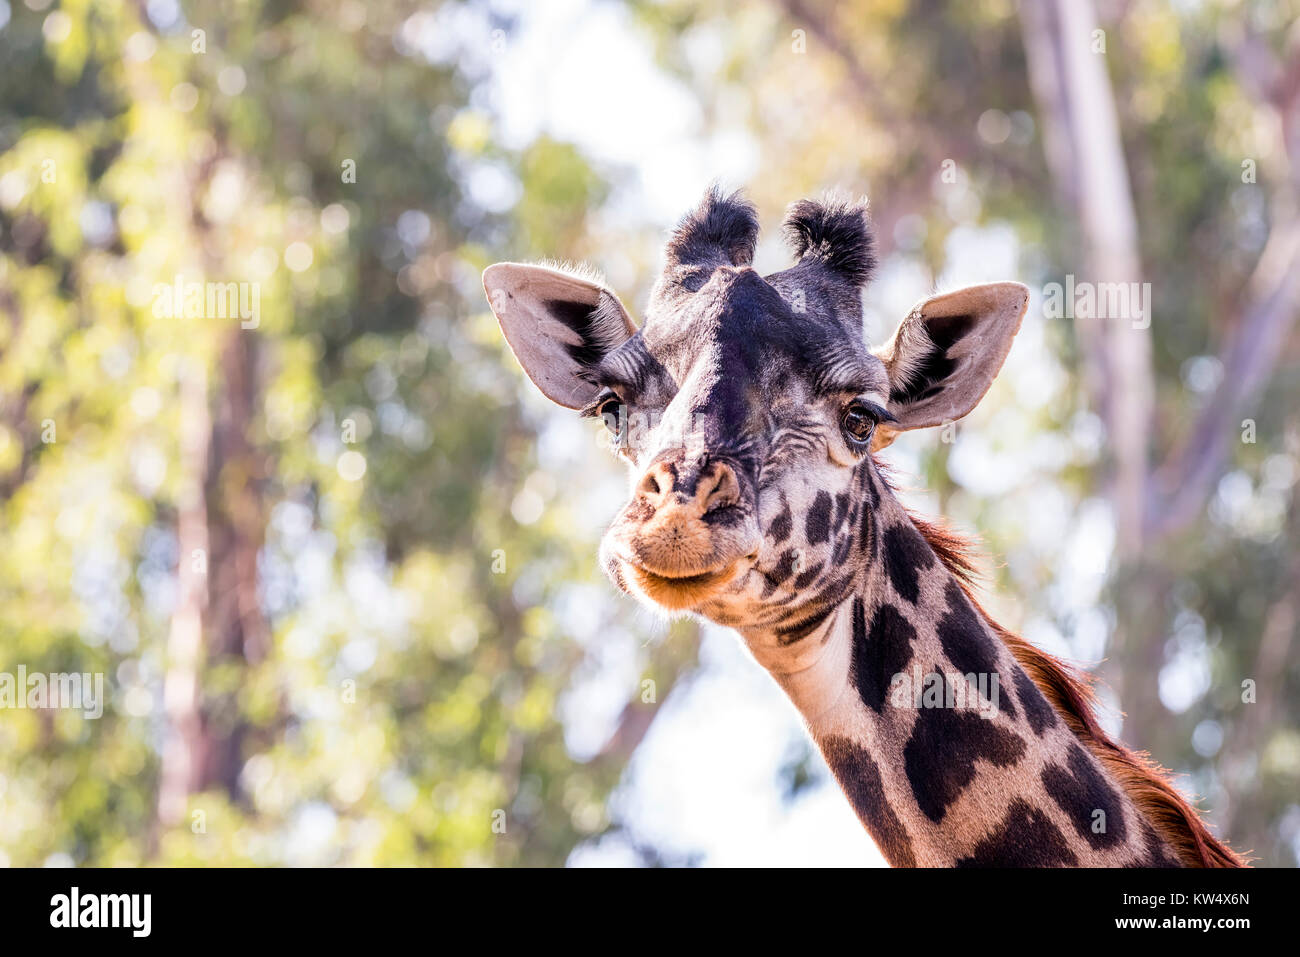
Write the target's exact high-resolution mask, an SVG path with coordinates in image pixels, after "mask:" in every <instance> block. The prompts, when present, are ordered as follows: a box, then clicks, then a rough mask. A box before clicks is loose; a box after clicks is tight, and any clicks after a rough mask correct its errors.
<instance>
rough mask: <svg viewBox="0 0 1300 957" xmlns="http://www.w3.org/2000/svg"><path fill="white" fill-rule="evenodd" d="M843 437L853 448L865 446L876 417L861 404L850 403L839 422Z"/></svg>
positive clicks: (874, 425) (869, 438) (873, 427)
mask: <svg viewBox="0 0 1300 957" xmlns="http://www.w3.org/2000/svg"><path fill="white" fill-rule="evenodd" d="M840 426H841V427H842V428H843V429H844V435H845V437H846V438H847V439H848V440H849V444H850V445H852V446H854V447H859V446H863V445H866V444H867V442H869V441H870V440H871V433H872V431H873V430H874V429H875V428H876V416H874V415H872V413H871V410H870V409H869V408H868V407H867V406H866V405H864V404H863V403H861V402H850V403H849V405H848V406H847V408H845V410H844V416H843V418H842V419H841V420H840Z"/></svg>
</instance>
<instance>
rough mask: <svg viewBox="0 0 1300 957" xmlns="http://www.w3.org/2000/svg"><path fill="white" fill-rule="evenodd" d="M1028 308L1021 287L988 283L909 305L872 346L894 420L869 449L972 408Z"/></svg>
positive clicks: (953, 418)
mask: <svg viewBox="0 0 1300 957" xmlns="http://www.w3.org/2000/svg"><path fill="white" fill-rule="evenodd" d="M1028 305H1029V290H1028V289H1027V288H1026V287H1025V286H1023V285H1021V284H1020V283H1018V282H992V283H985V284H983V285H979V286H967V287H966V288H965V289H958V290H957V291H956V292H949V293H944V294H943V295H939V296H932V297H930V298H929V299H927V300H925V301H924V302H922V303H921V304H920V305H918V306H917V307H916V308H915V309H913V310H912V312H911V314H910V315H908V317H907V318H906V319H904V320H903V321H902V322H901V323H899V326H898V329H897V331H895V333H894V336H893V338H892V339H890V340H889V342H887V343H885V345H884V346H882V347H881V348H880V349H878V350H876V355H877V356H878V357H879V358H880V359H881V361H883V362H884V363H885V370H886V371H887V372H888V374H889V411H890V413H892V414H893V416H894V417H895V418H896V419H897V421H896V422H882V423H881V424H880V425H879V426H878V427H877V428H876V436H875V438H874V439H873V440H872V443H871V447H872V450H873V451H874V450H876V449H882V448H884V447H885V446H887V445H888V444H889V443H890V442H892V441H894V436H895V435H897V434H898V433H899V432H906V431H909V430H910V429H923V428H926V427H928V426H932V425H942V424H944V423H945V422H954V421H956V420H957V419H960V418H961V417H962V416H963V415H965V414H966V413H967V412H969V411H970V410H971V409H973V408H975V406H976V404H977V403H978V402H979V400H980V399H982V398H983V397H984V393H985V392H987V391H988V390H989V386H990V385H992V384H993V378H994V376H996V375H997V374H998V370H999V369H1001V368H1002V361H1003V360H1004V359H1005V358H1006V357H1007V353H1008V352H1010V351H1011V340H1012V339H1014V338H1015V335H1016V333H1017V332H1018V331H1019V329H1020V321H1021V320H1022V319H1023V318H1024V315H1025V309H1026V308H1027V307H1028Z"/></svg>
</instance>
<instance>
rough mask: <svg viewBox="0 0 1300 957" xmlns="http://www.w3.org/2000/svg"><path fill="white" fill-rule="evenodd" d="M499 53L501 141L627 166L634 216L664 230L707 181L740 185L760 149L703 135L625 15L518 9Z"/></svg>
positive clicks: (585, 8) (572, 8)
mask: <svg viewBox="0 0 1300 957" xmlns="http://www.w3.org/2000/svg"><path fill="white" fill-rule="evenodd" d="M514 9H517V10H518V11H519V14H520V20H519V23H518V25H517V27H516V28H515V29H514V30H512V31H511V33H510V36H509V38H508V39H507V41H506V42H507V48H506V51H505V52H504V53H503V54H502V55H500V56H498V57H496V58H495V59H494V60H493V61H492V89H493V96H494V98H495V101H496V107H497V111H498V116H499V118H500V123H501V126H500V135H501V138H502V140H503V141H504V142H505V143H506V144H507V145H509V146H514V147H521V146H524V145H526V144H527V143H528V142H530V141H531V140H532V139H533V138H534V137H536V136H537V135H538V134H540V133H547V134H549V135H551V136H553V137H555V138H556V139H560V140H563V141H566V142H571V143H573V144H575V145H576V146H578V147H579V148H580V149H581V150H582V151H583V152H584V153H585V154H586V155H588V156H590V157H592V158H594V159H596V160H598V161H603V162H607V163H612V164H617V165H620V166H624V167H629V168H632V169H633V170H634V171H635V173H636V177H635V180H636V185H635V192H636V193H637V194H638V200H639V204H640V209H639V210H638V213H639V214H640V215H641V216H642V217H643V218H646V219H649V220H651V221H654V222H660V223H665V224H667V223H671V222H673V221H675V220H676V219H677V217H678V216H680V215H681V214H682V212H683V211H685V210H686V209H688V208H690V207H691V206H692V205H694V203H695V201H696V200H698V199H699V197H700V195H701V193H702V192H703V190H704V187H705V186H706V185H707V184H708V183H709V182H710V181H711V180H712V179H713V178H715V177H718V178H721V179H722V180H723V181H724V182H728V183H735V184H741V183H744V182H745V181H747V180H748V179H749V178H750V177H751V176H752V175H753V173H754V170H755V168H756V163H757V156H758V147H757V144H756V143H755V142H754V140H753V138H752V137H751V136H750V135H749V134H748V133H747V132H746V131H744V130H743V129H739V128H737V129H728V130H723V131H720V132H719V133H718V134H717V135H715V136H705V133H704V130H703V121H704V118H703V113H702V111H701V109H700V106H699V103H698V102H697V100H696V98H695V96H694V95H693V94H692V93H691V91H690V90H689V88H687V86H686V85H685V84H683V83H681V82H680V81H679V80H677V79H676V78H674V77H672V76H669V75H668V74H666V73H664V72H663V71H661V70H660V69H659V67H658V66H657V65H656V63H655V60H654V52H653V50H652V49H651V46H650V43H649V40H648V39H647V37H646V36H645V35H644V34H643V33H642V32H641V31H639V30H638V29H637V27H636V24H635V23H633V22H632V21H633V17H632V14H631V13H629V12H628V11H627V10H625V9H623V8H622V7H619V6H615V5H612V4H593V3H590V2H588V0H557V2H552V3H544V4H541V3H537V4H527V5H525V4H519V5H518V6H517V7H515V8H514Z"/></svg>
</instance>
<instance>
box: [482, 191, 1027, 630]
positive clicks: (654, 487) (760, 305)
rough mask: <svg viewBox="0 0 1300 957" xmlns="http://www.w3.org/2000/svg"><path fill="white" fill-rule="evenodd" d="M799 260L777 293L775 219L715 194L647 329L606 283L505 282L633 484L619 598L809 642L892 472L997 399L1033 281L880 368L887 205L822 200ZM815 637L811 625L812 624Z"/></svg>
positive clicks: (898, 339)
mask: <svg viewBox="0 0 1300 957" xmlns="http://www.w3.org/2000/svg"><path fill="white" fill-rule="evenodd" d="M785 230H786V233H787V236H788V238H789V241H790V245H791V247H792V249H793V252H794V255H795V257H796V260H797V261H796V262H795V264H794V265H793V266H792V267H790V268H789V269H785V270H783V271H781V272H777V273H773V274H771V275H768V276H761V275H759V274H758V273H757V272H756V271H754V269H753V268H752V267H751V265H750V263H751V261H752V258H753V254H754V247H755V242H756V239H757V233H758V224H757V219H756V216H755V211H754V207H753V206H752V205H750V204H749V203H748V202H747V201H745V200H743V199H742V198H740V197H739V196H737V195H731V196H724V195H722V194H720V193H719V192H718V191H717V190H716V189H712V190H710V191H709V192H708V193H707V194H706V195H705V197H704V198H703V200H702V201H701V202H700V204H699V205H698V206H697V207H696V208H695V209H694V210H692V211H691V212H690V213H688V214H687V215H686V216H685V217H684V218H683V219H682V220H681V222H680V223H679V224H678V225H677V227H676V229H675V230H674V231H673V233H672V234H671V236H670V238H669V240H668V244H667V247H666V250H665V260H666V263H665V267H664V271H663V273H662V275H661V276H660V278H659V280H658V282H657V283H656V284H655V287H654V290H653V292H652V294H651V298H650V303H649V306H648V308H647V309H646V313H645V322H644V324H643V325H642V326H641V328H639V329H638V328H637V326H636V324H635V323H634V322H633V321H632V319H631V317H630V316H629V314H628V312H627V310H626V309H625V308H624V307H623V305H622V303H621V302H620V301H619V299H618V297H617V296H616V295H615V294H614V293H612V292H610V291H609V290H608V289H605V288H604V287H603V286H602V285H601V284H600V283H598V282H596V281H594V280H593V279H592V278H590V277H587V276H582V275H575V274H573V273H571V272H569V271H566V270H562V269H557V268H551V267H547V266H528V265H519V264H515V263H500V264H497V265H494V266H491V267H489V268H488V269H487V270H486V271H485V272H484V274H483V282H484V288H485V291H486V292H487V296H488V301H489V303H490V304H491V306H492V309H493V311H494V312H495V313H496V316H497V319H498V320H499V322H500V324H501V329H502V331H503V332H504V334H505V337H506V340H507V341H508V342H509V344H510V347H511V349H512V350H513V351H514V354H515V356H516V357H517V358H518V360H519V362H520V364H521V365H522V366H523V368H524V371H525V372H526V373H527V374H528V375H529V377H530V378H531V379H532V380H533V382H534V383H536V385H537V387H538V388H539V389H541V391H542V392H543V393H545V394H546V395H547V396H548V397H549V398H551V399H552V400H554V401H555V402H558V403H559V404H560V405H563V406H567V407H569V408H571V409H575V410H580V411H581V412H582V414H584V415H588V416H593V417H598V418H600V419H602V420H603V421H604V424H605V426H606V428H607V429H608V431H609V437H610V442H611V445H612V447H613V448H614V450H615V451H616V453H617V454H618V455H619V456H620V457H621V458H623V459H624V460H625V461H626V463H627V465H628V467H629V470H630V473H631V484H630V491H629V497H628V501H627V503H626V505H624V507H623V508H622V509H621V510H620V512H619V513H618V515H617V516H616V517H615V519H614V521H613V523H612V524H611V526H610V528H609V530H608V531H607V532H606V534H605V537H604V539H603V541H602V543H601V563H602V565H603V567H604V568H605V570H606V572H607V573H608V574H609V576H610V578H611V579H612V580H613V581H614V583H615V584H616V585H618V586H619V587H620V588H622V589H623V590H625V591H628V592H631V593H633V594H635V595H637V596H639V597H641V598H643V599H646V600H648V601H649V602H651V603H652V604H655V605H658V606H660V607H662V608H666V609H670V610H692V611H697V612H699V613H701V614H704V615H705V616H706V617H709V618H712V619H714V620H716V621H719V622H722V623H725V624H730V625H735V626H738V627H747V626H748V627H765V626H777V625H780V624H781V623H788V622H791V621H802V622H808V621H811V620H813V618H815V616H816V613H817V612H818V611H819V610H820V609H823V608H825V609H827V610H829V608H830V607H832V606H833V604H834V603H835V602H837V601H838V600H839V599H840V598H842V597H843V596H844V594H846V593H847V591H848V589H849V588H850V587H851V585H852V582H853V581H854V580H855V578H856V577H857V576H858V574H859V573H860V572H861V571H862V568H863V566H864V565H865V564H868V563H869V562H870V561H871V560H872V559H871V555H872V549H871V548H867V547H855V546H856V545H862V544H865V542H866V541H867V539H868V538H869V537H870V532H869V528H870V527H871V519H872V515H871V512H872V511H873V510H874V509H876V508H878V507H879V506H880V503H881V498H882V490H883V484H882V483H881V482H880V481H879V480H878V478H877V477H876V476H875V465H874V463H873V461H872V458H871V452H873V451H875V450H877V449H880V448H882V447H884V446H885V445H888V444H889V442H891V441H892V440H893V437H894V436H895V435H896V434H898V433H899V432H902V431H905V430H908V429H916V428H923V427H927V426H934V425H939V424H942V423H945V422H949V421H953V420H956V419H958V418H960V417H961V416H963V415H965V414H966V413H967V412H969V411H970V410H971V409H972V408H973V407H974V406H975V404H976V403H977V402H978V401H979V399H980V398H981V397H982V396H983V395H984V393H985V392H986V391H987V389H988V387H989V385H990V383H991V382H992V380H993V377H994V376H995V375H996V374H997V371H998V369H999V368H1000V367H1001V365H1002V361H1003V359H1004V358H1005V357H1006V354H1007V352H1008V350H1009V349H1010V348H1011V340H1012V338H1013V337H1014V336H1015V333H1016V331H1017V329H1018V328H1019V326H1020V320H1021V317H1022V316H1023V315H1024V312H1025V307H1026V303H1027V300H1028V291H1027V290H1026V289H1025V287H1024V286H1022V285H1020V284H1018V283H992V284H989V285H981V286H973V287H970V288H966V289H962V290H959V291H956V292H951V293H946V294H943V295H937V296H933V297H931V298H930V299H927V300H925V301H924V302H922V303H921V304H919V305H918V306H917V307H916V308H915V309H914V310H913V311H912V312H911V313H910V314H909V315H908V316H907V317H906V318H905V319H904V320H903V321H902V323H901V324H900V325H899V327H898V330H897V331H896V332H895V334H894V336H893V338H892V339H891V340H890V341H889V342H888V343H886V344H885V345H884V346H883V347H881V348H880V349H877V350H875V351H874V352H873V351H871V350H870V349H869V348H868V345H867V343H866V342H865V340H864V338H863V332H862V305H861V294H862V289H863V286H864V285H865V283H866V282H867V280H868V278H869V276H870V273H871V270H872V267H873V265H874V261H875V260H874V254H873V241H872V236H871V232H870V229H869V226H868V224H867V219H866V208H865V205H856V204H851V203H846V202H840V201H835V202H828V203H817V202H812V201H807V200H805V201H802V202H798V203H795V204H794V205H793V206H792V207H791V208H790V210H789V213H788V215H787V218H786V221H785ZM792 627H793V626H792Z"/></svg>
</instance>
